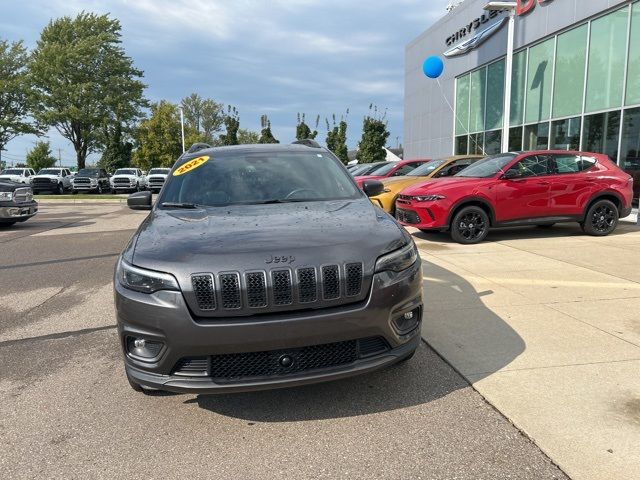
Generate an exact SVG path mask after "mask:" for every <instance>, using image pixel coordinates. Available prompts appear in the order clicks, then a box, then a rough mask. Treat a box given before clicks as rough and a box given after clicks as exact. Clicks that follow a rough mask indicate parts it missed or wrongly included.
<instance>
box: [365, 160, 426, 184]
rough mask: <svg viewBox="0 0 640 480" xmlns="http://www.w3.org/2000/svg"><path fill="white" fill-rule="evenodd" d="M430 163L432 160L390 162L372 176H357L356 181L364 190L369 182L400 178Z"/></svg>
mask: <svg viewBox="0 0 640 480" xmlns="http://www.w3.org/2000/svg"><path fill="white" fill-rule="evenodd" d="M429 161H430V160H401V161H399V162H389V163H388V164H387V165H385V166H384V167H382V168H379V169H377V170H375V171H374V172H373V173H371V174H370V175H362V176H361V175H356V176H355V180H356V183H357V184H358V186H359V187H360V188H362V185H363V184H364V182H365V181H367V180H381V179H383V178H388V177H400V176H402V175H406V174H408V173H409V172H411V171H413V170H414V169H416V168H418V167H419V166H420V165H422V164H423V163H427V162H429Z"/></svg>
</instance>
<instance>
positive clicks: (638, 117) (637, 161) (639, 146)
mask: <svg viewBox="0 0 640 480" xmlns="http://www.w3.org/2000/svg"><path fill="white" fill-rule="evenodd" d="M620 153H621V155H620V168H622V169H624V170H627V171H629V170H636V171H640V108H632V109H629V110H625V112H624V125H623V128H622V150H621V152H620Z"/></svg>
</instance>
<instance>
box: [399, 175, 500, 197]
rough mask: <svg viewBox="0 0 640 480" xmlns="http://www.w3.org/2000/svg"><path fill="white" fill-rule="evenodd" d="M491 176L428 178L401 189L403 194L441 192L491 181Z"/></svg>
mask: <svg viewBox="0 0 640 480" xmlns="http://www.w3.org/2000/svg"><path fill="white" fill-rule="evenodd" d="M492 181H493V179H492V178H464V177H448V178H430V179H425V181H424V182H421V183H418V184H417V185H412V186H410V187H408V188H406V189H405V190H403V191H402V194H403V195H422V194H425V193H434V194H435V193H441V192H447V191H451V190H456V189H460V188H462V189H464V188H472V187H475V186H478V185H481V184H484V183H488V182H492Z"/></svg>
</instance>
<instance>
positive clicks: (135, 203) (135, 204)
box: [127, 191, 151, 210]
mask: <svg viewBox="0 0 640 480" xmlns="http://www.w3.org/2000/svg"><path fill="white" fill-rule="evenodd" d="M127 206H128V207H129V208H130V209H131V210H151V192H149V191H144V192H136V193H132V194H131V195H129V198H127Z"/></svg>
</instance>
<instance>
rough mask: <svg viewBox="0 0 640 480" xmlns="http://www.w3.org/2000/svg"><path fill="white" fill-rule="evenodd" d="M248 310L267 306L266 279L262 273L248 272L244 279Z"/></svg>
mask: <svg viewBox="0 0 640 480" xmlns="http://www.w3.org/2000/svg"><path fill="white" fill-rule="evenodd" d="M245 281H246V285H247V303H248V305H249V307H250V308H261V307H266V306H267V279H266V275H265V273H264V272H249V273H247V275H246V277H245Z"/></svg>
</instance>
